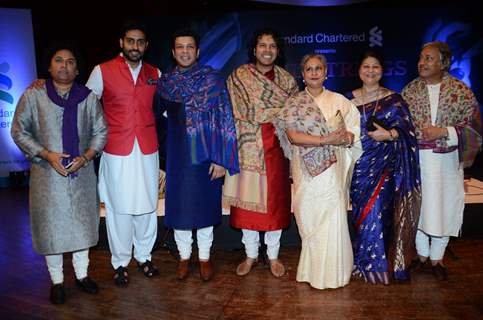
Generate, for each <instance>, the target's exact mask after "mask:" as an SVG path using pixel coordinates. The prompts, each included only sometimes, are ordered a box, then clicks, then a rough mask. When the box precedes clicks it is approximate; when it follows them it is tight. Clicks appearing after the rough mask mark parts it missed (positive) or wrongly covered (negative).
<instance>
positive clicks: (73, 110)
mask: <svg viewBox="0 0 483 320" xmlns="http://www.w3.org/2000/svg"><path fill="white" fill-rule="evenodd" d="M45 86H46V88H47V95H48V96H49V99H50V100H52V102H53V103H55V104H56V105H58V106H60V107H62V108H63V109H64V116H63V119H62V149H63V152H64V153H66V154H68V155H69V157H68V158H63V159H62V164H63V165H64V166H66V165H67V164H68V163H69V162H71V161H73V160H74V158H76V157H78V156H79V154H80V152H79V133H78V130H77V105H78V104H79V103H80V102H82V101H84V99H85V98H87V96H88V95H89V93H90V92H91V90H89V89H88V88H87V87H85V86H83V85H79V84H77V83H76V82H74V83H73V84H72V87H71V88H70V91H69V98H67V99H64V98H62V97H61V96H59V94H58V93H57V91H56V90H55V87H54V82H53V81H52V79H48V80H47V81H46V82H45Z"/></svg>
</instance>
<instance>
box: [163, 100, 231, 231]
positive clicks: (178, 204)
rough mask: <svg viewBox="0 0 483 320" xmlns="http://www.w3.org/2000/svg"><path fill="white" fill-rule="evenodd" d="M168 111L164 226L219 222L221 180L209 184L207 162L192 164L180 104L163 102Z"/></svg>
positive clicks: (204, 224) (176, 227)
mask: <svg viewBox="0 0 483 320" xmlns="http://www.w3.org/2000/svg"><path fill="white" fill-rule="evenodd" d="M162 103H163V104H164V107H165V108H167V112H168V137H167V149H166V154H167V158H166V160H167V161H166V206H165V208H166V211H165V220H164V221H165V225H166V227H168V228H173V229H199V228H204V227H208V226H212V225H215V224H219V223H220V222H221V188H222V184H223V178H219V179H216V180H214V181H211V180H210V178H211V175H210V174H209V173H208V171H209V167H210V162H208V161H206V162H203V163H201V164H192V163H191V162H192V161H191V158H190V155H191V150H188V149H189V146H188V145H187V144H186V143H185V141H187V138H186V114H185V108H184V105H183V104H181V103H176V102H170V101H167V100H163V101H162Z"/></svg>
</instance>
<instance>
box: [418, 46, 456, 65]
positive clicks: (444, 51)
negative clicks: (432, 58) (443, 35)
mask: <svg viewBox="0 0 483 320" xmlns="http://www.w3.org/2000/svg"><path fill="white" fill-rule="evenodd" d="M427 47H432V48H436V49H438V51H439V58H440V59H441V64H442V65H443V70H444V71H449V68H450V66H451V58H452V54H451V49H450V47H449V45H448V44H447V43H446V42H442V41H432V42H428V43H426V44H424V45H423V48H422V49H425V48H427Z"/></svg>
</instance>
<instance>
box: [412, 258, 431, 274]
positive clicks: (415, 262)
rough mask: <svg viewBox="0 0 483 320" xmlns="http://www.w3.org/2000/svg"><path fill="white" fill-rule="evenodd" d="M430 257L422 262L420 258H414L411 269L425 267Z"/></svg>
mask: <svg viewBox="0 0 483 320" xmlns="http://www.w3.org/2000/svg"><path fill="white" fill-rule="evenodd" d="M428 261H429V259H426V261H424V262H422V261H421V260H420V259H419V258H416V259H414V260H413V261H411V264H410V265H409V271H412V272H414V271H418V270H421V269H424V268H425V267H426V265H427V264H428Z"/></svg>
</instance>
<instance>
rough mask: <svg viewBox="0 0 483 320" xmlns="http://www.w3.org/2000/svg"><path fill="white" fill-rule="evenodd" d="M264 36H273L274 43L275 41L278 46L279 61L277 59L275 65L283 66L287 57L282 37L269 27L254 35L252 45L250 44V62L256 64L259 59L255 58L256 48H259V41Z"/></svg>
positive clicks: (257, 31)
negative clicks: (284, 52)
mask: <svg viewBox="0 0 483 320" xmlns="http://www.w3.org/2000/svg"><path fill="white" fill-rule="evenodd" d="M264 35H267V36H271V37H272V38H273V41H275V43H276V44H277V48H278V55H277V59H275V64H276V65H279V66H282V65H283V64H284V62H285V56H284V54H283V41H282V38H280V35H279V34H278V32H277V31H275V30H274V29H272V28H268V27H263V28H260V29H257V30H255V32H254V33H253V35H252V38H251V40H250V43H249V44H248V58H249V59H250V62H252V63H255V62H256V60H257V59H256V57H255V48H256V47H257V44H258V40H260V38H261V37H262V36H264Z"/></svg>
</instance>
